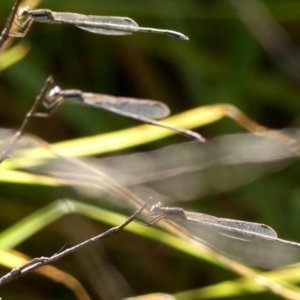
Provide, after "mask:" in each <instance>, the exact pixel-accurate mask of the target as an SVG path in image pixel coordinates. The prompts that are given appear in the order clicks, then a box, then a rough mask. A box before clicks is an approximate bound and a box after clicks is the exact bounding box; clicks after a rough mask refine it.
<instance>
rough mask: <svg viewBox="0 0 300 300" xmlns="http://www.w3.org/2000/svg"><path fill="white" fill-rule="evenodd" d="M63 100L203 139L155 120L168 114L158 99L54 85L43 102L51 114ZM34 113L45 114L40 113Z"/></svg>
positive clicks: (166, 107) (190, 132) (167, 110)
mask: <svg viewBox="0 0 300 300" xmlns="http://www.w3.org/2000/svg"><path fill="white" fill-rule="evenodd" d="M64 102H68V103H72V104H81V105H86V106H90V107H95V108H100V109H104V110H107V111H110V112H112V113H115V114H118V115H121V116H124V117H127V118H131V119H134V120H138V121H141V122H143V123H148V124H151V125H155V126H159V127H163V128H167V129H170V130H173V131H175V132H178V133H180V134H182V135H184V136H187V137H189V138H192V139H196V140H198V141H201V142H203V141H204V139H203V137H202V136H201V135H200V134H198V133H196V132H193V131H191V130H187V129H183V128H179V127H175V126H172V125H168V124H164V123H161V122H158V121H156V120H155V119H162V118H165V117H167V116H168V115H169V114H170V109H169V107H168V106H167V105H165V104H164V103H162V102H159V101H155V100H146V99H134V98H126V97H116V96H110V95H104V94H94V93H86V92H82V91H80V90H61V89H60V88H59V87H58V86H55V87H53V88H52V89H51V90H49V92H48V93H47V96H46V97H45V100H44V102H43V104H44V106H45V107H46V108H47V109H48V110H49V111H50V114H53V113H54V112H55V111H56V110H57V109H58V108H59V106H60V105H61V104H62V103H64ZM35 115H36V116H45V114H41V113H36V114H35ZM47 115H49V114H47Z"/></svg>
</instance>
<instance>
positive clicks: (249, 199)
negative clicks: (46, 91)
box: [0, 0, 300, 299]
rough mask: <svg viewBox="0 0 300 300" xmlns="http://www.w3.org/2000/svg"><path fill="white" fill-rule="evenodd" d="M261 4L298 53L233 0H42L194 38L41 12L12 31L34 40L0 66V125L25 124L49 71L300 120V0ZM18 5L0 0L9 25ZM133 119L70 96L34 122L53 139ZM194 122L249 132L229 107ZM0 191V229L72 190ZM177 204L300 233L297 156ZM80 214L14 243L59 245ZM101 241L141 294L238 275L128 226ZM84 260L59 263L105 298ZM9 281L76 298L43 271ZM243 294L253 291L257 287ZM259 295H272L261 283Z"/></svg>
mask: <svg viewBox="0 0 300 300" xmlns="http://www.w3.org/2000/svg"><path fill="white" fill-rule="evenodd" d="M254 3H258V4H262V3H263V4H264V5H265V6H266V7H267V9H268V10H269V13H270V14H271V15H272V16H273V18H274V19H275V20H276V21H277V22H278V24H279V25H281V26H282V27H283V29H284V30H285V31H286V33H287V35H288V37H289V39H290V42H291V44H290V45H292V46H291V47H290V48H289V49H290V52H288V53H290V56H289V55H287V56H277V57H275V56H276V55H275V54H276V53H277V50H278V49H279V48H280V45H278V48H276V47H275V46H276V45H275V46H274V48H273V52H272V51H271V52H269V53H267V52H266V51H265V50H264V49H263V47H262V45H261V44H260V43H258V42H257V40H256V39H255V38H254V37H253V35H252V34H251V33H250V32H249V30H248V28H246V27H245V25H244V24H243V22H242V21H241V19H240V17H239V15H238V14H237V12H236V10H235V9H234V8H233V7H232V6H231V3H230V2H228V1H220V0H210V1H201V0H198V1H196V0H172V1H171V0H164V1H159V0H148V1H136V0H126V1H124V0H110V1H104V0H103V1H99V0H85V1H81V0H76V1H75V0H72V1H69V0H65V1H61V0H51V1H50V0H44V1H42V3H41V4H40V5H39V7H41V8H49V9H51V10H53V11H62V12H63V11H68V12H78V13H82V14H93V15H117V16H127V17H130V18H133V19H134V20H135V21H137V22H138V24H140V26H144V27H156V28H168V29H172V30H177V31H180V32H183V33H184V34H186V35H187V36H189V38H190V40H189V41H181V40H176V39H172V38H170V37H165V36H161V35H154V34H151V35H150V34H142V33H136V34H134V35H129V36H115V37H113V36H102V35H96V34H92V33H89V32H86V31H82V30H80V29H78V28H76V27H73V26H68V25H65V26H64V25H61V26H58V25H49V24H38V23H36V24H34V25H33V27H32V29H31V30H30V32H29V33H28V35H27V36H26V38H25V39H23V40H22V41H20V40H15V41H14V43H15V44H16V43H20V42H22V43H26V45H27V46H28V47H30V50H29V52H28V54H27V55H26V56H25V57H24V58H23V59H22V60H21V61H19V62H17V63H16V64H14V65H12V66H10V67H9V68H6V69H4V70H2V72H1V78H0V95H1V96H0V126H1V127H3V128H10V129H15V128H18V126H19V125H20V124H21V122H22V120H23V118H24V116H25V114H26V112H27V111H28V110H29V108H30V106H31V104H32V102H33V100H34V98H35V97H36V95H37V94H38V93H39V91H40V89H41V87H42V86H43V84H44V81H45V79H46V78H47V77H48V76H49V74H52V75H53V76H54V79H55V83H56V84H57V85H59V86H60V87H61V88H62V89H69V88H77V89H81V90H83V91H88V92H95V93H106V94H111V95H122V96H129V97H139V98H146V99H147V98H148V99H156V100H160V101H163V102H165V103H167V104H168V105H169V106H170V108H171V110H172V113H173V114H176V113H180V112H183V111H186V110H189V109H192V108H194V107H198V106H202V105H212V104H216V103H230V104H233V105H235V106H237V107H238V108H239V109H241V110H242V111H243V112H244V113H246V114H247V115H248V116H249V117H251V118H253V119H254V120H255V121H257V122H258V123H260V124H262V125H264V126H268V127H271V128H278V129H281V128H288V127H298V126H299V124H298V123H299V113H298V111H299V107H300V101H299V99H300V98H299V96H300V95H299V84H300V81H298V78H297V76H298V75H297V72H298V71H299V68H298V65H299V62H300V54H299V42H300V36H299V32H300V31H299V26H300V3H299V2H297V1H292V0H286V1H279V0H269V1H263V2H259V1H257V2H255V1H254ZM12 5H13V1H9V0H5V1H1V2H0V24H1V27H4V25H5V22H6V19H7V17H8V15H9V13H10V10H11V7H12ZM253 21H255V20H253ZM253 25H255V22H253ZM261 31H262V32H264V28H261ZM298 54H299V55H298ZM273 55H275V56H273ZM274 57H275V58H274ZM288 58H291V61H289V59H288ZM292 59H293V60H292ZM291 73H292V74H293V75H289V74H291ZM298 74H300V72H299V73H298ZM199 118H201V116H199ZM136 124H137V123H136V122H134V121H131V120H127V119H124V118H122V117H119V116H116V115H112V114H110V113H106V112H102V111H98V110H94V109H89V108H84V107H79V106H72V105H64V106H63V107H62V108H61V109H60V110H59V112H58V113H57V114H56V115H55V116H53V117H52V118H50V119H43V120H42V119H34V120H32V121H31V122H30V124H29V128H28V129H27V132H28V133H30V134H33V135H36V136H38V137H40V138H42V139H44V140H46V141H47V142H49V143H53V142H58V141H65V140H70V139H75V138H78V137H83V136H90V135H94V134H100V133H107V132H112V131H115V130H120V129H123V128H127V127H128V128H129V127H132V126H135V125H136ZM196 130H197V131H198V132H201V134H202V135H203V136H205V137H206V138H207V139H208V140H210V139H212V138H214V137H218V136H221V135H227V134H233V133H239V132H245V130H244V129H242V128H240V127H239V126H238V125H237V124H235V123H234V122H233V121H232V120H229V119H227V118H224V119H222V120H220V121H218V122H216V123H213V124H211V125H209V126H206V127H205V128H197V129H196ZM183 141H185V139H184V138H183V137H181V136H172V137H169V138H166V139H163V140H158V141H156V142H153V143H149V144H144V145H140V146H138V147H136V148H131V149H127V150H123V151H121V152H115V153H111V154H110V155H112V156H113V155H116V154H125V153H134V152H137V151H147V150H154V149H158V148H160V147H163V146H165V145H170V144H175V143H180V142H183ZM224 172H226V169H225V170H224ZM225 174H226V173H225ZM232 180H234V178H232ZM0 190H1V193H0V203H1V209H0V226H1V229H2V230H4V229H6V228H8V227H9V226H11V225H13V224H14V223H15V222H17V221H19V220H21V219H22V218H24V217H26V216H27V215H28V214H30V213H33V212H35V211H37V210H38V209H39V208H42V207H44V206H46V205H48V204H50V203H52V202H53V201H55V200H56V199H58V198H63V197H69V196H70V195H71V192H70V191H69V192H68V193H69V194H68V193H67V194H66V190H65V189H60V188H55V187H49V186H48V187H46V186H43V185H40V184H20V183H13V182H5V181H3V182H0ZM81 200H83V199H81ZM196 200H197V201H196ZM180 206H184V207H185V208H189V209H193V210H197V211H201V212H204V213H208V214H212V215H216V216H220V217H221V216H222V217H230V218H236V219H241V220H248V221H256V222H262V223H266V224H268V225H270V226H272V227H273V228H275V229H276V231H277V232H278V234H279V236H280V237H282V238H285V239H291V240H294V241H300V233H299V222H300V219H299V215H300V189H299V163H298V162H297V161H295V162H294V163H293V164H292V165H291V166H290V167H288V168H285V169H284V170H282V171H281V172H278V173H275V174H272V175H269V176H267V177H264V178H262V179H260V180H258V181H254V182H252V183H250V184H248V185H247V186H243V187H240V188H238V189H235V190H233V191H230V192H226V193H225V192H224V193H220V194H218V195H214V196H207V197H206V198H203V199H201V200H199V199H195V201H193V202H191V203H184V205H181V204H180ZM82 221H83V220H82ZM72 222H74V220H73V219H72V218H70V217H68V218H66V217H65V218H63V219H62V220H59V221H57V222H55V223H53V224H51V225H49V226H47V227H46V228H43V229H42V230H41V231H40V232H39V233H37V234H36V235H34V236H33V237H31V238H30V239H28V240H27V241H25V242H24V243H22V244H20V245H19V246H18V247H17V249H18V250H19V251H21V252H23V253H26V254H27V255H30V256H31V257H36V256H43V255H51V254H53V253H55V252H58V251H59V250H60V248H61V247H63V246H64V245H65V244H66V243H68V241H69V237H68V236H67V234H66V232H65V230H64V229H62V228H66V227H68V228H72V226H73V225H72ZM84 224H87V225H86V226H90V227H91V232H93V233H99V232H102V231H104V230H105V229H106V228H107V226H105V225H103V224H100V223H98V222H94V221H88V222H87V223H84ZM104 248H105V251H106V253H107V255H108V256H109V259H110V260H111V262H112V263H113V265H114V266H115V267H116V268H117V269H118V270H119V272H120V273H121V274H123V276H124V277H125V278H126V281H127V282H128V283H129V285H130V286H131V287H132V290H133V291H134V292H135V293H136V294H146V293H153V292H157V291H159V292H166V293H176V292H179V291H185V290H190V289H194V288H200V287H204V286H209V285H212V284H215V283H218V282H222V281H226V280H229V279H233V278H235V277H236V275H235V274H233V273H231V272H230V271H227V270H223V269H221V268H219V267H217V266H214V265H212V264H209V263H207V262H203V261H200V260H198V259H195V258H194V257H191V256H188V255H187V254H185V253H181V252H179V251H177V250H174V249H172V248H168V247H166V246H164V245H161V244H158V243H157V242H153V241H151V240H148V239H145V238H143V237H139V236H134V235H133V234H132V233H128V232H122V233H120V234H119V235H118V236H114V237H112V238H111V239H109V240H107V241H105V243H104ZM97 251H99V252H100V251H102V250H100V249H98V248H97V247H94V254H95V252H97ZM88 255H89V254H86V256H88ZM93 257H94V256H93ZM77 259H79V258H77ZM80 259H81V258H80ZM76 261H77V260H76V257H75V258H74V257H73V258H70V259H69V258H67V259H65V260H63V261H62V262H60V263H58V264H57V267H59V268H62V269H64V270H65V271H68V272H70V273H71V274H72V275H74V276H75V277H76V278H77V279H79V280H80V282H82V283H83V284H84V286H85V288H87V290H88V291H89V293H90V295H92V298H93V299H97V298H98V297H99V295H98V294H97V293H96V290H97V289H96V288H95V285H94V284H91V282H90V285H89V277H88V276H87V275H86V274H85V271H83V269H82V266H81V267H80V268H79V267H78V265H77V262H76ZM93 266H94V269H95V270H97V269H98V268H101V266H98V265H97V263H96V262H95V263H94V264H93ZM95 270H93V271H95ZM98 271H99V270H98ZM5 272H7V269H6V268H3V269H2V270H1V273H2V274H4V273H5ZM1 290H2V291H1V296H2V297H3V299H74V295H73V294H72V293H70V291H69V290H67V289H66V288H65V287H63V286H61V285H59V284H57V283H55V282H53V281H50V280H48V279H44V278H41V277H40V276H37V275H29V276H25V277H24V278H22V279H20V280H18V281H17V282H14V283H10V284H9V285H7V286H4V287H2V288H1ZM238 297H239V298H241V299H242V298H243V299H247V298H249V299H250V298H251V297H253V295H251V294H250V295H249V294H245V295H243V296H241V295H240V296H238ZM255 297H259V298H260V299H273V298H275V297H276V296H273V295H271V294H267V293H261V294H258V295H255ZM228 298H230V297H228Z"/></svg>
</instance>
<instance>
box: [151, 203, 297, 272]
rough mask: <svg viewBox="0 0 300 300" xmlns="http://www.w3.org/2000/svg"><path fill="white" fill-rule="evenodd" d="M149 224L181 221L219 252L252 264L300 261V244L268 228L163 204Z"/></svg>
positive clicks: (268, 265) (153, 211) (154, 208)
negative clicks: (280, 236)
mask: <svg viewBox="0 0 300 300" xmlns="http://www.w3.org/2000/svg"><path fill="white" fill-rule="evenodd" d="M148 213H149V216H152V217H154V218H153V219H152V220H149V222H148V223H147V225H152V224H155V223H156V222H158V221H160V220H162V219H169V220H172V221H175V222H179V223H181V224H182V225H183V227H184V228H186V229H188V231H189V232H191V233H192V235H194V236H195V237H198V238H200V239H201V240H202V241H204V242H206V243H208V244H209V245H211V246H213V247H214V248H215V249H216V250H218V251H220V252H222V253H224V254H227V255H229V256H234V257H236V258H240V259H242V260H243V261H244V262H246V263H247V264H249V265H253V266H257V267H262V268H273V267H277V266H282V265H286V264H290V263H295V262H298V261H300V244H299V243H295V242H291V241H287V240H282V239H279V238H278V237H277V233H276V231H275V230H274V229H273V228H271V227H270V226H268V225H265V224H261V223H253V222H246V221H239V220H233V219H225V218H217V217H214V216H211V215H206V214H202V213H197V212H189V211H185V210H184V209H182V208H179V207H166V206H163V205H162V204H161V203H160V202H159V203H157V204H155V205H153V206H151V207H150V209H149V212H148Z"/></svg>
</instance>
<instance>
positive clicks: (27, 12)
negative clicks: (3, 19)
mask: <svg viewBox="0 0 300 300" xmlns="http://www.w3.org/2000/svg"><path fill="white" fill-rule="evenodd" d="M30 11H31V8H30V7H29V6H24V7H22V8H20V9H19V11H18V15H19V16H20V17H27V16H29V15H30Z"/></svg>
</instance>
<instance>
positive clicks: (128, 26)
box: [10, 6, 189, 40]
mask: <svg viewBox="0 0 300 300" xmlns="http://www.w3.org/2000/svg"><path fill="white" fill-rule="evenodd" d="M17 18H18V20H17V24H18V25H19V27H20V28H21V29H22V30H23V32H13V33H10V36H14V37H24V36H25V35H26V34H27V32H28V31H29V29H30V28H31V26H32V24H33V22H39V23H49V24H71V25H75V26H76V27H79V28H81V29H83V30H87V31H90V32H93V33H97V34H105V35H126V34H132V33H135V32H145V33H156V34H163V35H168V36H171V37H174V38H178V39H182V40H188V39H189V38H188V37H187V36H185V35H184V34H182V33H180V32H177V31H172V30H167V29H156V28H146V27H140V26H139V25H138V24H137V23H136V22H135V21H134V20H132V19H130V18H127V17H113V16H91V15H83V14H77V13H70V12H54V11H51V10H49V9H31V8H30V7H28V6H25V7H23V8H21V9H20V10H19V12H18V15H17Z"/></svg>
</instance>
